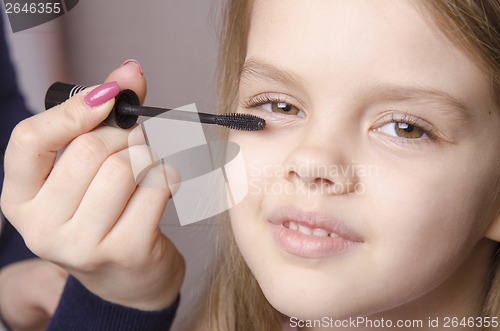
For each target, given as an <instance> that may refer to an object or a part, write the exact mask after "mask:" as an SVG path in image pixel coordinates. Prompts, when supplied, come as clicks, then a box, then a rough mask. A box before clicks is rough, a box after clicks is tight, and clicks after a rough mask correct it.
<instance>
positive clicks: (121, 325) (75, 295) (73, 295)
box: [47, 276, 180, 331]
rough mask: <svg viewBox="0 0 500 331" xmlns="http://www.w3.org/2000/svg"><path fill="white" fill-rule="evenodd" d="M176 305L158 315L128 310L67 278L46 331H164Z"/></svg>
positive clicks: (151, 312) (154, 312)
mask: <svg viewBox="0 0 500 331" xmlns="http://www.w3.org/2000/svg"><path fill="white" fill-rule="evenodd" d="M123 290H124V291H126V289H123ZM179 301H180V297H179V296H178V297H177V300H176V301H175V302H174V304H173V305H172V306H170V307H168V308H166V309H164V310H161V311H142V310H137V309H133V308H128V307H124V306H120V305H117V304H113V303H110V302H107V301H104V300H103V299H101V298H99V297H98V296H96V295H95V294H93V293H92V292H90V291H89V290H87V289H86V288H85V287H84V286H83V285H82V284H81V283H80V282H79V281H78V280H77V279H76V278H74V277H71V276H70V277H69V278H68V282H67V283H66V287H65V288H64V291H63V294H62V297H61V301H60V302H59V306H58V307H57V310H56V312H55V314H54V316H53V317H52V320H51V322H50V325H49V327H48V329H47V331H68V330H72V331H87V330H98V331H100V330H106V331H137V330H141V331H168V330H170V327H171V325H172V322H173V320H174V317H175V313H176V312H177V308H178V307H179Z"/></svg>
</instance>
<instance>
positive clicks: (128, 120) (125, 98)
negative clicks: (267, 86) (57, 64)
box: [45, 82, 266, 131]
mask: <svg viewBox="0 0 500 331" xmlns="http://www.w3.org/2000/svg"><path fill="white" fill-rule="evenodd" d="M84 89H86V87H85V86H81V85H73V84H66V83H60V82H57V83H54V84H52V86H50V87H49V89H48V90H47V93H46V95H45V109H50V108H52V107H54V106H57V105H59V104H61V103H63V102H64V101H66V100H67V99H69V98H71V97H73V96H74V95H75V94H77V93H78V92H80V91H82V90H84ZM159 115H161V118H167V119H172V120H179V121H189V122H201V123H206V124H216V125H220V126H224V127H227V128H229V129H233V130H242V131H259V130H263V129H264V128H265V127H266V121H265V120H264V119H262V118H260V117H257V116H254V115H249V114H223V115H214V114H205V113H196V112H189V111H182V110H175V109H168V108H156V107H146V106H141V105H140V102H139V97H138V96H137V94H136V93H135V92H134V91H132V90H122V91H121V92H120V93H119V94H118V95H117V96H116V97H115V105H114V107H113V110H111V113H110V114H109V116H108V117H107V118H106V119H105V120H104V121H103V123H105V124H107V125H110V126H114V127H118V128H122V129H128V128H130V127H132V126H133V125H134V124H135V123H137V119H138V118H139V116H146V117H155V116H159Z"/></svg>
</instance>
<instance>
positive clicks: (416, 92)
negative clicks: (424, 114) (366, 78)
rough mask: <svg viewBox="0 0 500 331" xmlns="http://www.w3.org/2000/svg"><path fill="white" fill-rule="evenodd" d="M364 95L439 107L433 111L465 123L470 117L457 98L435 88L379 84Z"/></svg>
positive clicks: (469, 113) (467, 110)
mask: <svg viewBox="0 0 500 331" xmlns="http://www.w3.org/2000/svg"><path fill="white" fill-rule="evenodd" d="M366 94H368V95H370V96H373V97H375V98H381V99H383V100H389V101H396V102H403V101H412V102H415V103H417V104H422V105H430V106H432V105H436V106H437V105H439V107H436V108H433V110H436V111H440V112H443V113H449V114H451V115H454V116H455V117H457V118H458V119H461V120H464V121H467V120H469V118H470V116H471V112H470V111H469V109H468V108H467V107H466V106H465V105H464V104H463V103H462V102H460V101H459V100H458V99H457V98H455V97H453V96H452V95H450V94H449V93H446V92H444V91H442V90H439V89H436V88H432V87H430V88H423V87H418V86H401V85H393V84H386V83H379V84H376V85H375V86H371V87H370V91H369V92H368V91H366Z"/></svg>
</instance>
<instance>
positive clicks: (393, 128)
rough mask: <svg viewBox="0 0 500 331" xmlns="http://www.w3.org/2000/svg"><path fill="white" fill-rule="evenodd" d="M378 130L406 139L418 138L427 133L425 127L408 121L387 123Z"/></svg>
mask: <svg viewBox="0 0 500 331" xmlns="http://www.w3.org/2000/svg"><path fill="white" fill-rule="evenodd" d="M377 131H379V132H382V133H385V134H387V135H389V136H393V137H399V138H406V139H418V138H422V137H423V136H425V135H427V133H426V132H425V130H424V129H422V128H420V127H418V126H416V125H415V124H410V123H406V122H391V123H387V124H384V125H382V126H381V127H380V128H378V130H377Z"/></svg>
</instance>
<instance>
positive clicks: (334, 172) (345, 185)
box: [285, 144, 359, 195]
mask: <svg viewBox="0 0 500 331" xmlns="http://www.w3.org/2000/svg"><path fill="white" fill-rule="evenodd" d="M285 169H286V172H285V174H286V179H287V180H288V181H289V182H291V183H293V184H294V185H295V186H296V187H297V189H306V190H307V191H309V192H314V193H319V194H325V195H343V194H350V193H353V192H355V191H356V188H357V186H358V185H359V178H358V175H357V169H356V164H355V163H354V162H353V161H352V160H348V159H347V158H346V157H345V156H343V155H342V152H341V151H340V150H336V149H335V148H331V146H318V145H312V144H301V145H299V146H297V147H296V148H295V150H293V151H292V152H291V153H290V155H289V156H288V158H287V160H286V164H285Z"/></svg>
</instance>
